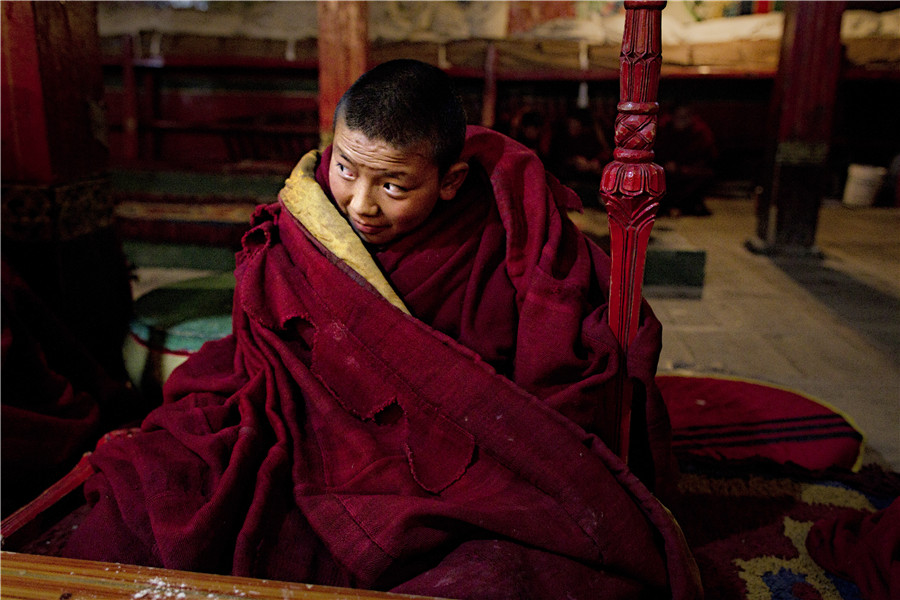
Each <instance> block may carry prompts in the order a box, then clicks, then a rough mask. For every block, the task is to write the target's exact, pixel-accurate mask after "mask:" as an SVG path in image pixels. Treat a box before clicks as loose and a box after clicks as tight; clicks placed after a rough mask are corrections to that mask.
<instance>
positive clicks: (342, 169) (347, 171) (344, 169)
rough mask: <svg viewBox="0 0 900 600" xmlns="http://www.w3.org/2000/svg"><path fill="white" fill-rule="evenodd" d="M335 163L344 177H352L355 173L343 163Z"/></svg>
mask: <svg viewBox="0 0 900 600" xmlns="http://www.w3.org/2000/svg"><path fill="white" fill-rule="evenodd" d="M334 164H335V166H336V167H337V170H338V172H339V173H340V174H341V175H343V176H344V177H352V176H353V173H351V172H350V169H349V168H348V167H346V166H344V165H342V164H341V163H334Z"/></svg>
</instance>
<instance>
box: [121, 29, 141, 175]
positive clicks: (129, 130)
mask: <svg viewBox="0 0 900 600" xmlns="http://www.w3.org/2000/svg"><path fill="white" fill-rule="evenodd" d="M122 158H123V159H125V161H126V162H128V163H131V162H133V161H135V160H137V158H138V87H137V79H136V76H135V70H134V37H133V36H131V35H123V36H122Z"/></svg>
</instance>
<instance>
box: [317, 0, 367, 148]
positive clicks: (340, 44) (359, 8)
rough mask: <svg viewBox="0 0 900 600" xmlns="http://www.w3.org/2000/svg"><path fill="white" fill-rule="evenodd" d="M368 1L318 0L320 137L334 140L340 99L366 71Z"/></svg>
mask: <svg viewBox="0 0 900 600" xmlns="http://www.w3.org/2000/svg"><path fill="white" fill-rule="evenodd" d="M368 19H369V12H368V5H367V4H366V2H358V1H352V2H347V1H339V0H319V4H318V21H319V42H318V44H319V139H320V145H321V146H323V147H324V146H327V145H328V144H330V143H331V137H332V135H333V131H332V129H333V126H334V123H332V120H333V118H334V109H335V108H336V107H337V103H338V100H340V99H341V96H343V95H344V92H345V91H346V90H347V88H349V87H350V86H351V85H352V84H353V82H354V81H356V80H357V79H358V78H359V76H360V75H362V74H363V73H365V72H366V68H367V67H368V58H369V56H368V54H369V34H368V31H369V20H368Z"/></svg>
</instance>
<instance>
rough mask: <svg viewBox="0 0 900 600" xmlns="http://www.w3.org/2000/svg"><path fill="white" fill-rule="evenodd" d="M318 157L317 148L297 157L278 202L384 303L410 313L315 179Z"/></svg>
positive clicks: (319, 156) (319, 157)
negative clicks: (365, 282)
mask: <svg viewBox="0 0 900 600" xmlns="http://www.w3.org/2000/svg"><path fill="white" fill-rule="evenodd" d="M320 159H321V153H320V152H319V151H318V150H312V151H310V152H307V153H306V154H305V155H304V156H303V158H301V159H300V162H298V163H297V166H295V167H294V170H293V171H292V172H291V176H290V177H289V178H288V179H287V181H285V182H284V188H283V189H282V190H281V194H280V195H279V197H280V198H281V201H282V202H283V203H284V205H285V206H286V207H287V209H288V211H290V213H291V214H292V215H293V216H294V218H296V219H297V220H298V221H300V223H301V224H302V225H303V226H304V227H305V228H306V229H307V231H309V232H310V233H311V234H312V235H313V236H315V238H316V239H317V240H319V242H320V243H321V244H322V245H323V246H325V247H326V248H328V250H329V251H330V252H332V253H333V254H334V255H335V256H337V257H338V258H340V259H341V260H342V261H344V262H345V263H346V264H347V265H349V266H350V268H351V269H353V270H354V271H356V272H357V273H358V274H359V275H360V276H361V277H363V278H364V279H365V280H366V281H368V282H369V284H370V285H371V286H372V287H374V288H375V290H377V291H378V293H379V294H381V295H382V296H383V297H384V298H385V299H386V300H387V301H388V302H390V303H391V304H393V305H394V306H396V307H397V308H399V309H400V310H402V311H403V312H405V313H406V314H410V313H409V310H408V309H407V308H406V305H405V304H403V301H402V300H401V299H400V296H398V295H397V292H395V291H394V288H393V287H391V284H390V282H388V280H387V278H386V277H385V276H384V274H383V273H382V272H381V269H379V268H378V265H377V264H376V263H375V260H374V259H373V258H372V255H371V254H369V251H368V250H367V249H366V247H365V245H364V244H363V242H362V240H361V239H360V238H359V236H358V235H356V232H355V231H353V228H352V227H351V226H350V223H348V222H347V220H346V219H345V218H344V217H343V215H341V213H340V212H338V210H337V208H335V206H334V205H333V204H332V203H331V201H330V200H329V199H328V197H327V196H326V195H325V192H324V191H323V190H322V188H321V187H320V186H319V184H318V183H317V182H316V177H315V172H316V166H317V165H318V164H319V160H320Z"/></svg>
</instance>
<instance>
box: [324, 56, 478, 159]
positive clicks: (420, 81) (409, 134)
mask: <svg viewBox="0 0 900 600" xmlns="http://www.w3.org/2000/svg"><path fill="white" fill-rule="evenodd" d="M340 119H343V120H344V124H345V125H346V127H348V128H350V129H353V130H356V131H361V132H362V133H364V134H365V135H366V137H368V138H371V139H377V140H382V141H384V142H387V143H388V144H391V145H392V146H395V147H397V148H401V149H406V148H410V147H412V146H414V145H416V144H419V143H422V142H425V143H427V144H428V145H429V147H430V148H431V149H432V153H433V160H434V162H435V164H436V165H437V167H438V171H439V172H440V173H441V174H442V175H443V174H444V173H446V171H447V169H449V168H450V167H451V166H452V165H453V163H454V162H456V161H457V160H459V156H460V154H461V153H462V149H463V145H464V144H465V141H466V122H467V121H466V111H465V109H464V108H463V104H462V100H460V98H459V95H458V94H457V93H456V91H455V90H454V89H453V85H452V83H451V81H450V77H449V76H448V75H447V74H446V73H445V72H444V71H442V70H441V69H439V68H437V67H435V66H432V65H429V64H428V63H424V62H421V61H418V60H412V59H405V58H404V59H397V60H392V61H388V62H386V63H382V64H380V65H378V66H377V67H374V68H373V69H371V70H370V71H368V72H366V73H364V74H363V75H362V76H361V77H360V78H359V79H357V80H356V82H355V83H354V84H353V85H352V86H350V88H349V89H348V90H347V91H346V92H344V95H343V96H341V99H340V101H338V105H337V108H336V109H335V111H334V123H335V126H336V125H337V124H338V122H339V120H340Z"/></svg>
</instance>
